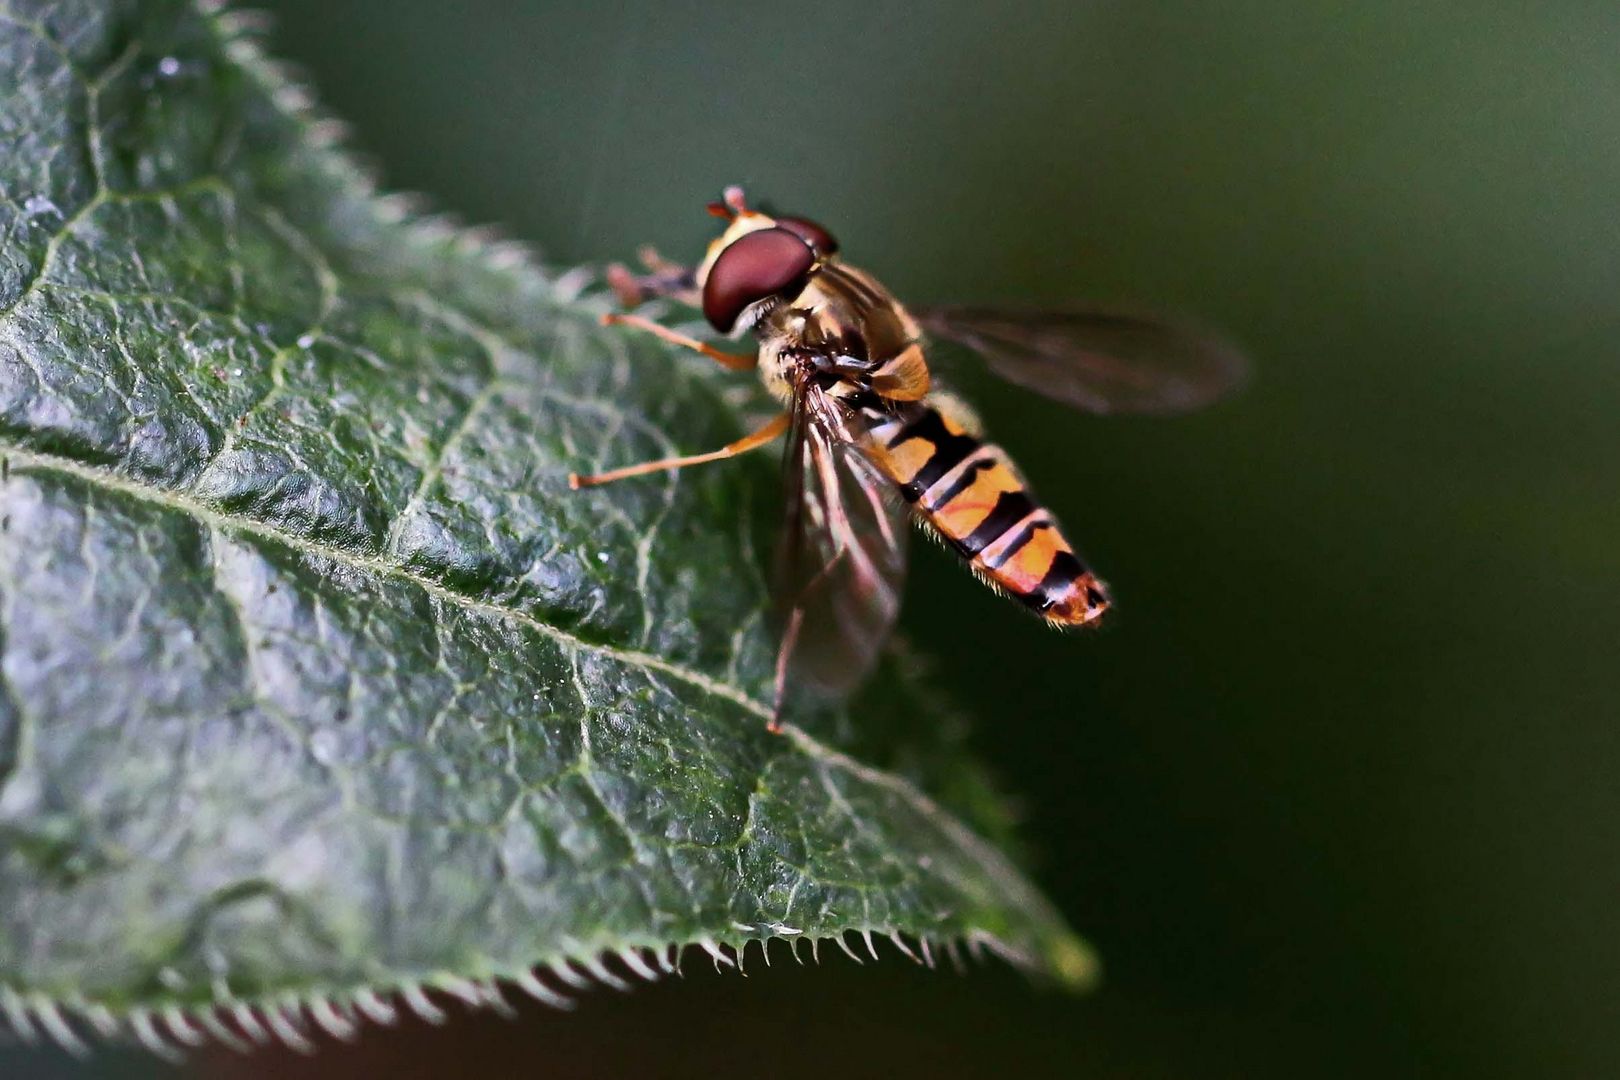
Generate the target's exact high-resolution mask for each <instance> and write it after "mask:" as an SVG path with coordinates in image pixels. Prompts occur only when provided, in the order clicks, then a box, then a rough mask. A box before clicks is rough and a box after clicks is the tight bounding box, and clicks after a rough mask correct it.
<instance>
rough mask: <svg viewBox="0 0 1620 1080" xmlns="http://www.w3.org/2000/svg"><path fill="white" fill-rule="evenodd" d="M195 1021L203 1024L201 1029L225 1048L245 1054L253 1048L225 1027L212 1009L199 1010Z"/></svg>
mask: <svg viewBox="0 0 1620 1080" xmlns="http://www.w3.org/2000/svg"><path fill="white" fill-rule="evenodd" d="M197 1023H199V1024H201V1025H202V1026H203V1030H204V1031H206V1032H208V1034H209V1035H210V1036H211V1037H212V1038H213V1040H214V1041H215V1042H217V1043H219V1044H220V1045H221V1046H223V1047H226V1048H227V1049H230V1050H234V1051H236V1052H237V1053H238V1054H246V1053H248V1052H249V1051H250V1050H252V1049H253V1045H252V1044H251V1043H249V1042H247V1041H246V1040H244V1039H242V1038H240V1037H238V1036H237V1034H236V1032H234V1031H232V1030H231V1029H230V1028H228V1027H226V1026H225V1022H224V1021H223V1020H221V1019H220V1018H219V1016H218V1015H217V1014H216V1013H215V1011H214V1010H213V1009H203V1010H202V1011H201V1012H199V1013H198V1014H197Z"/></svg>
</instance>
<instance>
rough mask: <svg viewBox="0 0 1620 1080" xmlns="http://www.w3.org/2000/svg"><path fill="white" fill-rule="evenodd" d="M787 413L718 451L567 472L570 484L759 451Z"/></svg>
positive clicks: (584, 485)
mask: <svg viewBox="0 0 1620 1080" xmlns="http://www.w3.org/2000/svg"><path fill="white" fill-rule="evenodd" d="M787 426H788V414H787V413H782V414H781V415H779V416H777V417H775V418H773V419H772V420H770V421H769V422H768V423H766V424H765V425H764V426H763V427H761V428H760V429H759V430H758V431H755V432H753V433H752V434H749V435H744V436H743V437H742V438H740V439H738V440H737V441H736V442H734V443H727V444H726V445H725V446H723V447H721V448H720V449H718V450H711V451H709V452H708V453H707V454H693V455H691V456H690V457H673V458H660V459H659V460H657V461H644V462H642V463H641V464H640V465H626V466H625V467H624V468H622V469H612V470H610V471H608V472H604V473H596V474H595V475H592V476H581V475H579V473H569V474H568V486H569V487H571V488H573V489H574V490H575V491H578V490H579V489H580V488H587V487H596V486H597V485H598V484H610V483H612V482H613V481H615V480H623V479H624V478H625V477H627V476H640V475H642V474H643V473H650V472H659V471H660V470H663V469H682V468H685V467H686V466H688V465H701V464H703V463H704V462H706V461H720V460H721V459H723V458H729V457H736V456H737V455H738V454H746V453H747V452H748V451H750V450H757V449H758V448H759V447H761V446H764V445H765V444H766V443H768V442H770V441H771V440H772V439H774V438H776V437H777V436H778V435H780V434H782V432H784V431H786V430H787Z"/></svg>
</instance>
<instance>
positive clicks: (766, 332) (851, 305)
mask: <svg viewBox="0 0 1620 1080" xmlns="http://www.w3.org/2000/svg"><path fill="white" fill-rule="evenodd" d="M754 333H755V334H756V335H757V336H758V338H759V342H760V351H759V359H760V365H759V373H760V379H761V381H763V382H764V384H765V387H766V389H767V390H769V391H770V392H771V393H772V394H774V395H775V396H776V397H778V398H780V399H782V400H784V401H786V400H788V399H789V398H790V397H791V396H792V387H793V385H794V380H795V376H796V375H797V374H798V373H799V369H800V368H801V367H804V366H809V367H811V368H814V369H817V371H818V373H823V374H824V375H825V377H828V378H835V377H836V378H841V379H848V380H859V379H860V378H861V377H862V376H863V375H864V374H867V373H870V372H871V371H873V370H875V369H877V368H878V367H880V366H881V365H882V364H883V363H884V362H886V361H888V360H890V359H891V358H893V357H894V356H896V355H898V354H899V353H900V352H901V351H902V350H904V349H905V348H906V346H907V345H909V344H911V343H912V342H914V341H916V340H917V338H918V336H919V334H920V331H919V329H918V327H917V324H916V322H915V321H914V320H913V319H912V318H911V316H910V315H909V314H907V312H906V310H905V308H903V307H902V306H901V305H900V302H899V301H898V300H896V299H895V298H894V297H893V296H892V295H891V294H890V293H889V291H888V290H887V289H885V288H884V287H883V286H882V285H881V284H879V283H878V282H877V281H876V280H875V279H874V278H872V277H871V276H870V275H869V274H866V273H865V272H863V271H860V270H856V269H854V268H853V267H849V266H845V265H843V264H842V263H831V264H828V265H825V266H823V267H822V268H820V269H819V270H817V271H816V273H815V274H814V275H812V276H811V278H810V281H809V282H808V283H807V284H806V285H805V287H804V289H803V290H802V291H801V292H800V293H799V295H798V296H796V297H794V298H793V299H791V300H789V301H787V302H786V303H782V304H779V305H777V306H775V307H773V308H772V309H770V310H769V311H767V312H765V313H763V315H761V317H760V318H759V319H758V321H757V322H756V323H755V324H754Z"/></svg>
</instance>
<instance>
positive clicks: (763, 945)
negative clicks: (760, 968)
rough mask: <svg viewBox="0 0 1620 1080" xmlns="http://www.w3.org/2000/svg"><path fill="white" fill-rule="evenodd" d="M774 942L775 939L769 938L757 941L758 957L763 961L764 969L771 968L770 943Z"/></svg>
mask: <svg viewBox="0 0 1620 1080" xmlns="http://www.w3.org/2000/svg"><path fill="white" fill-rule="evenodd" d="M775 940H776V939H775V938H770V937H762V938H760V939H759V952H760V955H761V956H762V957H764V959H765V966H766V967H770V966H771V942H772V941H775Z"/></svg>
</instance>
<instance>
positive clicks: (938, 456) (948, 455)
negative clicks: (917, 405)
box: [889, 408, 981, 502]
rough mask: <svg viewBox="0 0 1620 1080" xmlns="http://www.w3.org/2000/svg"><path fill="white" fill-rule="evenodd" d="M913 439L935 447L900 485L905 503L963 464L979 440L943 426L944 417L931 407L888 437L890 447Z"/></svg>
mask: <svg viewBox="0 0 1620 1080" xmlns="http://www.w3.org/2000/svg"><path fill="white" fill-rule="evenodd" d="M912 439H925V440H927V442H928V443H929V444H930V445H931V446H932V447H933V448H934V452H933V453H932V454H931V455H929V458H928V460H927V461H925V462H923V466H922V468H920V469H918V470H917V473H916V475H915V476H913V477H912V478H911V479H910V480H909V481H907V482H906V483H904V484H901V485H900V493H901V494H902V495H903V496H905V499H906V501H907V502H916V501H917V500H918V499H920V498H921V497H922V493H923V492H925V491H927V490H928V489H929V488H931V487H933V486H934V484H935V482H936V481H938V480H939V478H940V477H942V476H944V475H945V474H946V473H948V472H950V471H951V470H952V469H954V468H956V467H957V466H958V465H960V464H962V462H963V461H964V460H966V459H967V456H968V455H969V454H971V453H973V451H975V450H977V449H978V448H979V446H980V445H981V444H980V442H979V440H978V439H975V438H974V437H973V436H971V435H956V434H952V433H951V430H950V429H949V428H947V427H946V426H945V421H944V419H943V418H942V417H941V416H940V415H939V413H937V412H935V411H934V410H933V409H928V408H925V409H923V411H922V412H921V413H920V414H919V415H918V416H917V417H916V418H915V419H913V420H911V421H910V422H909V423H907V424H906V426H905V427H903V428H901V429H900V430H899V431H898V432H896V433H895V436H894V438H892V439H890V440H889V448H890V449H891V450H892V449H894V448H895V447H897V446H899V445H900V444H901V443H905V442H909V441H911V440H912Z"/></svg>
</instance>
